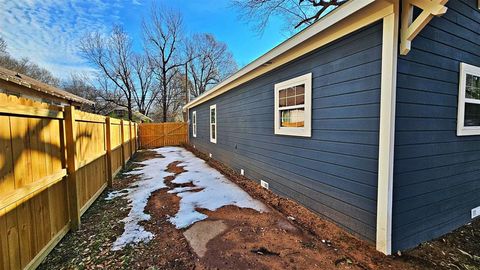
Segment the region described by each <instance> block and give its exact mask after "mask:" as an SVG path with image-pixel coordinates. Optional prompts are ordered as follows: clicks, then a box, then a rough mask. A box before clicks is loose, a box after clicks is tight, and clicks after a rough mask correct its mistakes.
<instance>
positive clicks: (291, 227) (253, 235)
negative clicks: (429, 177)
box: [40, 149, 480, 269]
mask: <svg viewBox="0 0 480 270" xmlns="http://www.w3.org/2000/svg"><path fill="white" fill-rule="evenodd" d="M189 150H191V151H195V150H194V149H189ZM195 154H197V155H198V156H199V157H202V158H204V159H205V160H207V162H208V164H209V165H210V166H212V167H214V168H216V169H217V170H219V171H220V172H221V173H222V174H224V175H225V176H226V177H228V179H229V180H231V181H232V182H234V183H235V184H237V185H238V186H240V187H242V188H243V189H244V190H245V191H247V192H248V193H249V194H250V195H251V196H252V197H253V198H255V199H258V200H260V201H262V202H263V203H264V204H265V205H267V206H268V208H269V211H267V212H259V211H257V210H253V209H248V208H240V207H238V206H234V205H226V206H223V207H221V208H218V209H216V210H213V211H212V210H208V209H199V208H197V209H195V210H196V211H198V212H200V213H201V214H204V215H207V216H208V218H207V219H205V220H203V221H198V222H196V223H194V224H193V225H191V226H188V227H186V228H183V229H177V228H176V227H175V226H174V225H173V224H172V222H171V220H170V218H171V217H173V216H175V215H176V214H177V213H178V212H179V209H180V202H181V197H180V196H179V195H178V194H175V193H169V192H168V191H171V190H173V189H176V188H181V187H183V188H192V187H194V184H193V183H192V182H185V183H181V184H178V183H175V179H176V178H177V177H179V176H181V175H182V174H184V173H186V170H185V168H184V167H182V166H181V164H180V163H179V162H178V161H173V162H171V163H169V164H168V166H167V168H166V169H165V168H164V170H165V172H168V173H169V176H166V177H165V178H164V180H163V181H164V183H165V185H166V186H167V188H162V189H159V190H157V191H155V192H153V193H152V194H151V196H150V198H149V199H148V202H147V204H146V207H145V209H144V212H145V213H146V214H149V215H150V219H149V220H146V221H142V222H141V224H140V225H141V226H143V227H144V228H145V230H147V231H149V232H151V233H153V235H154V237H153V239H152V240H151V241H149V242H147V243H139V244H135V245H127V246H126V247H125V248H123V249H120V250H118V251H112V249H111V248H112V246H113V243H114V242H115V240H116V239H118V237H119V236H120V235H121V234H122V233H123V223H122V222H119V221H120V220H122V219H124V218H125V217H127V216H128V215H129V207H128V204H129V202H128V201H127V200H126V199H125V198H124V197H121V196H120V197H118V198H115V199H113V200H105V198H106V197H107V194H108V193H109V192H111V191H121V190H124V189H125V188H127V187H131V186H135V182H137V181H139V176H138V175H131V174H120V175H119V176H118V177H117V178H116V179H115V181H114V188H113V189H112V190H109V191H107V192H105V194H103V195H102V196H101V197H100V198H99V200H97V202H95V203H94V205H93V206H92V207H91V208H90V209H89V210H88V211H87V213H86V214H85V215H84V217H82V224H83V226H82V229H81V230H80V231H77V232H73V233H69V234H68V235H67V236H66V237H65V238H64V239H63V240H62V242H61V243H60V244H59V245H58V246H57V247H56V248H55V249H54V250H53V251H52V253H51V254H50V255H49V256H48V257H47V258H46V260H45V261H44V263H43V264H42V265H41V266H40V269H479V268H466V267H468V266H469V265H472V263H473V265H475V257H473V256H474V255H475V254H477V253H475V252H478V249H477V250H476V251H475V248H474V247H473V246H474V245H467V247H466V248H465V249H466V251H464V252H466V253H469V254H470V257H471V261H468V260H469V259H468V256H467V255H465V254H463V253H460V256H457V257H454V258H457V259H456V260H454V261H453V263H452V260H451V259H450V258H451V257H453V255H452V256H450V255H447V256H445V255H441V253H440V251H441V250H442V245H441V243H440V244H438V243H436V242H433V246H432V245H425V247H421V248H419V249H416V250H414V251H411V252H408V253H407V254H406V255H404V256H401V257H398V256H395V257H386V256H383V255H381V254H380V253H378V252H376V251H375V250H374V248H373V247H372V246H371V245H369V244H366V243H365V242H363V241H360V240H358V239H357V238H355V237H353V236H351V235H350V234H348V233H346V232H345V231H343V230H341V229H340V228H338V227H337V226H335V225H334V224H332V223H330V222H327V221H325V220H323V219H322V218H320V217H319V216H317V215H315V214H313V213H312V212H310V211H308V210H307V209H305V208H304V207H302V206H300V205H298V204H296V203H295V202H292V201H290V200H287V199H284V198H280V197H278V196H276V195H274V194H273V193H271V192H269V191H267V190H265V189H262V188H260V187H259V186H258V185H257V184H255V183H254V182H252V181H251V180H248V179H246V178H244V177H242V176H239V175H237V174H235V173H234V172H233V171H231V170H230V169H228V168H226V167H225V166H223V165H222V164H221V163H218V162H216V161H213V160H209V159H208V158H207V157H205V156H202V154H201V153H199V152H195ZM154 158H163V157H162V156H160V155H158V154H156V153H155V152H153V151H143V152H140V153H138V154H137V155H136V156H135V157H134V161H135V162H140V161H145V160H150V159H154ZM129 166H130V168H129V169H132V168H133V167H134V166H138V165H135V164H132V163H131V164H129ZM201 190H202V189H195V190H193V191H191V192H199V191H201ZM475 228H476V230H472V232H470V231H469V233H472V234H473V237H470V238H469V240H477V242H476V243H478V241H480V233H478V232H479V231H480V230H479V229H478V228H480V224H478V226H477V227H475ZM477 234H478V235H477ZM453 239H456V238H455V237H453V238H452V239H450V238H449V239H448V241H451V242H453V241H454V240H453ZM455 243H457V245H458V246H460V245H461V244H462V243H461V241H460V242H459V241H457V242H455ZM428 247H430V248H428ZM472 250H473V251H472ZM449 251H450V252H454V251H453V248H452V249H451V250H449ZM429 252H430V254H429V255H428V256H426V254H427V253H429ZM457 253H458V252H457ZM457 253H456V254H457ZM462 254H463V255H462ZM471 254H474V255H471ZM441 256H443V257H444V258H443V259H445V258H448V259H449V260H445V262H442V258H440V257H441ZM459 262H461V263H463V264H464V265H466V267H465V268H464V267H463V266H462V264H460V263H459ZM452 265H460V267H456V268H454V267H453V266H452Z"/></svg>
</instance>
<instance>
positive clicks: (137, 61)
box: [80, 26, 153, 120]
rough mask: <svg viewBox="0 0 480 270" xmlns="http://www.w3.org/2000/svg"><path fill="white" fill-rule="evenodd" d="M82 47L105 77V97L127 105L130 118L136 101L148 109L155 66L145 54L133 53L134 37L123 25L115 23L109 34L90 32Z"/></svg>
mask: <svg viewBox="0 0 480 270" xmlns="http://www.w3.org/2000/svg"><path fill="white" fill-rule="evenodd" d="M80 51H81V53H82V55H83V57H84V58H85V59H87V60H88V61H89V62H91V63H92V64H94V65H95V66H96V67H97V69H98V70H99V74H98V75H99V76H100V77H102V76H103V77H104V78H106V80H102V78H100V79H99V84H100V88H102V89H103V91H102V92H103V98H104V99H105V100H106V101H108V102H112V103H115V104H117V105H118V106H122V107H125V108H127V110H128V119H130V120H132V116H133V114H132V112H133V108H134V106H135V105H137V107H138V108H139V109H140V110H141V111H143V112H145V113H148V107H149V106H150V103H149V102H150V101H146V100H147V99H149V98H151V97H150V96H151V95H152V93H151V92H152V91H153V88H152V84H151V76H152V75H151V72H152V69H151V68H149V67H148V65H147V62H146V60H144V57H143V56H140V55H136V54H134V53H133V50H132V41H131V39H130V38H129V37H128V35H127V33H126V32H125V31H124V30H123V29H122V28H121V27H119V26H115V27H114V28H113V31H112V33H111V35H110V36H108V37H105V36H103V35H102V34H101V33H99V32H94V33H91V34H89V35H87V36H86V37H84V38H83V39H82V41H81V43H80ZM135 103H137V104H135Z"/></svg>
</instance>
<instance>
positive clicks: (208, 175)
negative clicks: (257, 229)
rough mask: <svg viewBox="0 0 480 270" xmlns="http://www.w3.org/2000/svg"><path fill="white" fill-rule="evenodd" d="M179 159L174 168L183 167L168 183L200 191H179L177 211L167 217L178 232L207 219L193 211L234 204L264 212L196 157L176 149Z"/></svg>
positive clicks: (242, 191) (259, 204)
mask: <svg viewBox="0 0 480 270" xmlns="http://www.w3.org/2000/svg"><path fill="white" fill-rule="evenodd" d="M177 151H178V153H179V154H181V155H182V156H183V159H180V158H179V159H178V160H179V161H181V163H179V164H178V165H177V166H179V167H182V166H183V167H184V169H185V170H186V172H183V173H181V174H179V175H177V176H176V177H175V179H174V180H173V181H172V182H173V183H177V184H185V183H189V182H192V183H193V184H194V185H195V187H197V188H203V189H202V190H201V191H198V192H189V191H187V192H180V193H178V194H177V196H178V197H180V209H179V211H178V213H177V214H176V215H175V216H174V217H172V218H170V222H172V223H173V224H174V225H175V227H177V228H178V229H181V228H186V227H188V226H190V225H192V224H193V223H195V222H197V221H200V220H204V219H206V218H207V217H208V216H206V215H204V214H202V213H200V212H198V211H196V210H195V209H196V208H205V209H208V210H210V211H215V210H217V209H218V208H220V207H222V206H226V205H235V206H238V207H241V208H251V209H254V210H257V211H259V212H267V211H268V208H267V207H265V205H264V204H263V203H261V202H259V201H257V200H255V199H253V198H252V197H250V195H248V193H246V192H245V191H244V190H243V189H241V188H240V187H238V186H237V185H235V184H234V183H232V182H231V181H229V180H228V179H227V178H226V177H225V176H224V175H222V174H221V173H220V172H218V171H217V170H215V169H214V168H212V167H210V166H209V165H208V164H207V163H206V162H205V161H204V160H202V159H200V158H197V157H196V156H195V155H193V154H192V153H190V152H188V151H187V150H185V149H183V148H177Z"/></svg>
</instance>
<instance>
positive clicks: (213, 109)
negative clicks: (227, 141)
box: [210, 104, 217, 143]
mask: <svg viewBox="0 0 480 270" xmlns="http://www.w3.org/2000/svg"><path fill="white" fill-rule="evenodd" d="M210 142H212V143H217V105H216V104H215V105H212V106H210Z"/></svg>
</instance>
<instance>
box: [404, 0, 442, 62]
mask: <svg viewBox="0 0 480 270" xmlns="http://www.w3.org/2000/svg"><path fill="white" fill-rule="evenodd" d="M447 2H448V0H403V3H402V25H401V32H400V54H401V55H407V54H408V52H410V48H411V44H412V40H413V39H414V38H415V37H416V36H417V35H418V33H420V31H422V29H423V28H424V27H425V26H426V25H427V24H428V23H429V22H430V21H431V20H432V19H433V17H434V16H441V15H443V14H445V13H446V12H447V9H448V8H447V7H446V6H445V4H446V3H447ZM414 7H418V8H420V9H422V12H421V13H420V15H418V17H417V18H416V19H415V20H413V8H414Z"/></svg>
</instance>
